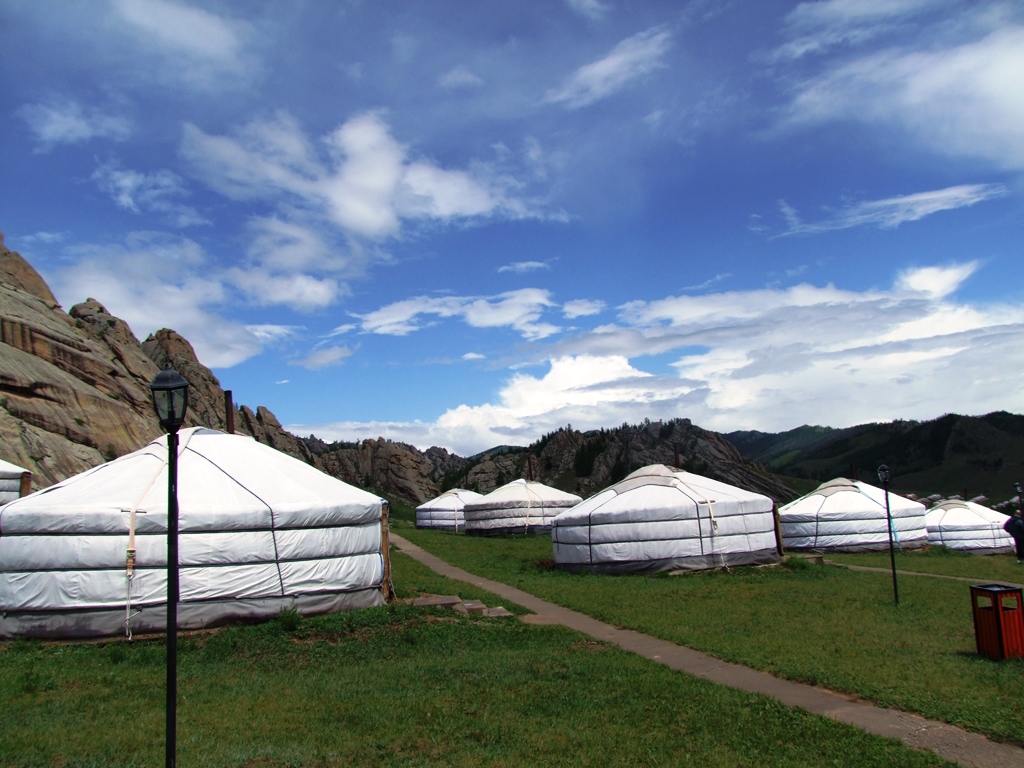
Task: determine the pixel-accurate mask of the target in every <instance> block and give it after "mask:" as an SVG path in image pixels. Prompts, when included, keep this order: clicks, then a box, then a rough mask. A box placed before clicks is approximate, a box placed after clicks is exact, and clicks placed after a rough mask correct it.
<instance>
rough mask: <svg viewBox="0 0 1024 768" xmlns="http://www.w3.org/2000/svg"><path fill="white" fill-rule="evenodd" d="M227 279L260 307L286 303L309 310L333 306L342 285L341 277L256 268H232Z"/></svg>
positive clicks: (299, 308) (226, 273)
mask: <svg viewBox="0 0 1024 768" xmlns="http://www.w3.org/2000/svg"><path fill="white" fill-rule="evenodd" d="M224 276H225V280H227V281H228V282H230V283H231V284H232V285H234V286H235V287H236V288H238V289H239V290H240V291H242V293H244V294H245V296H246V297H247V298H248V299H249V302H250V303H251V304H254V305H256V306H263V307H265V306H271V305H274V304H283V305H285V306H289V307H292V308H294V309H297V310H300V311H304V312H308V311H311V310H314V309H323V308H324V307H329V306H330V305H331V304H333V303H334V302H335V301H337V299H338V296H339V294H340V293H341V287H340V286H339V284H338V281H337V280H333V279H331V278H316V277H313V276H312V275H304V274H298V273H291V274H285V273H275V272H271V271H269V270H265V269H260V268H253V267H247V268H243V267H232V268H231V269H228V270H227V271H226V272H225V273H224Z"/></svg>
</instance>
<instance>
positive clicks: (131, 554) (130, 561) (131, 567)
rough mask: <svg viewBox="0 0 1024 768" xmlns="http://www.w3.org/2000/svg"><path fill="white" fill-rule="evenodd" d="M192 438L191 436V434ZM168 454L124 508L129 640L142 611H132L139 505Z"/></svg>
mask: <svg viewBox="0 0 1024 768" xmlns="http://www.w3.org/2000/svg"><path fill="white" fill-rule="evenodd" d="M190 438H191V436H190ZM190 438H189V439H190ZM185 444H186V445H187V444H188V440H186V442H185ZM182 447H184V446H182ZM168 454H169V452H165V453H164V458H163V461H161V462H160V465H159V466H158V467H157V469H156V472H154V473H153V476H152V477H151V478H150V480H149V482H148V483H147V484H146V487H145V488H144V489H143V490H142V493H140V494H139V497H138V498H137V499H136V500H135V503H134V504H132V506H131V509H129V510H122V512H125V511H126V512H128V513H129V517H128V552H127V553H126V555H125V598H124V602H125V609H124V633H125V635H126V636H127V637H128V639H129V640H131V639H132V625H131V621H132V619H133V618H134V617H135V616H138V615H139V613H140V611H136V612H135V613H134V614H133V613H132V582H133V581H134V580H135V522H136V515H137V514H138V513H139V505H140V504H141V503H142V500H143V499H144V498H146V496H147V494H148V493H149V492H150V491H151V490H152V489H153V486H154V485H155V484H156V481H157V479H159V477H160V473H161V472H163V471H164V467H166V466H167V462H168V460H169V459H170V456H169V455H168ZM143 514H145V512H143Z"/></svg>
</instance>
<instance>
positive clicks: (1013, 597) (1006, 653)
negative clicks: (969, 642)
mask: <svg viewBox="0 0 1024 768" xmlns="http://www.w3.org/2000/svg"><path fill="white" fill-rule="evenodd" d="M1021 591H1022V590H1021V589H1020V587H1008V586H1006V585H1005V584H977V585H972V586H971V608H972V609H973V612H974V640H975V642H976V643H977V646H978V653H979V654H981V655H982V656H988V657H989V658H990V659H995V660H996V661H1002V660H1003V659H1017V658H1021V657H1024V604H1022V601H1021Z"/></svg>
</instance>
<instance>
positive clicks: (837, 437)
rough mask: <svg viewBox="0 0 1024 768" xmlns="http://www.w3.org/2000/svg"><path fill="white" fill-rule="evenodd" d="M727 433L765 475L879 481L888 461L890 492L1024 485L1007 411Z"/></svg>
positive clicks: (977, 491) (1021, 419)
mask: <svg viewBox="0 0 1024 768" xmlns="http://www.w3.org/2000/svg"><path fill="white" fill-rule="evenodd" d="M724 437H725V438H726V439H728V440H729V442H731V443H732V444H733V445H735V446H736V448H737V449H738V450H739V451H740V453H741V454H742V455H743V456H745V457H746V458H749V459H753V460H755V461H759V462H761V463H762V464H764V466H765V467H766V468H767V469H768V470H769V471H770V472H773V473H775V474H776V475H782V476H784V477H790V478H799V479H802V480H805V481H815V482H824V481H826V480H831V479H832V478H835V477H848V478H851V479H859V480H864V481H865V482H869V483H874V484H877V482H878V480H877V475H876V470H877V469H878V466H879V465H880V464H887V465H888V466H889V467H890V468H891V469H892V474H893V479H892V483H891V487H892V488H893V490H895V491H903V492H905V493H910V492H912V493H916V494H918V495H921V496H926V495H929V494H933V493H941V494H942V495H944V496H950V495H953V494H959V495H961V496H964V495H965V496H966V497H967V498H970V497H973V496H978V495H985V496H987V497H988V498H989V499H990V500H991V501H992V502H1000V501H1004V500H1006V499H1008V498H1010V497H1011V496H1013V495H1015V491H1014V483H1015V482H1024V416H1020V415H1017V414H1013V413H1007V412H1006V411H996V412H994V413H989V414H987V415H985V416H978V417H975V416H960V415H957V414H947V415H946V416H942V417H941V418H938V419H934V420H932V421H893V422H889V423H885V424H861V425H859V426H856V427H849V428H847V429H833V428H830V427H812V426H802V427H797V428H796V429H792V430H789V431H788V432H781V433H778V434H772V433H767V432H756V431H748V432H732V433H729V434H726V435H724Z"/></svg>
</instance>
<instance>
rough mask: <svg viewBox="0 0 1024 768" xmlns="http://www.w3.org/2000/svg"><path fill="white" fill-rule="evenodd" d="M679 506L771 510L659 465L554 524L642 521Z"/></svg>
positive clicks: (764, 501) (761, 500) (763, 501)
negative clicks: (585, 519)
mask: <svg viewBox="0 0 1024 768" xmlns="http://www.w3.org/2000/svg"><path fill="white" fill-rule="evenodd" d="M681 503H682V504H686V505H688V506H689V505H693V504H710V505H712V507H714V506H717V505H721V504H728V505H732V506H739V507H742V508H743V511H750V512H754V511H764V510H771V508H772V500H771V499H770V498H768V497H767V496H763V495H761V494H759V493H753V492H752V491H747V490H744V489H742V488H737V487H736V486H733V485H729V484H728V483H723V482H721V481H720V480H712V479H711V478H709V477H704V476H702V475H697V474H694V473H692V472H684V471H681V470H674V469H670V468H669V467H666V466H665V465H663V464H651V465H650V466H647V467H643V468H641V469H638V470H636V471H635V472H633V473H632V474H630V475H628V476H627V477H626V478H625V479H624V480H620V481H619V482H618V483H616V484H615V485H612V486H610V487H608V488H605V489H604V490H603V491H601V492H600V493H596V494H594V495H593V496H591V497H590V498H588V499H586V500H585V501H583V502H581V503H579V504H577V505H576V506H575V507H573V508H572V509H568V510H566V511H565V512H562V513H560V514H559V515H558V517H557V518H556V519H555V523H554V524H555V525H564V524H572V522H573V521H576V520H579V519H581V518H586V517H588V516H596V517H599V518H601V519H602V520H604V521H605V522H616V521H620V522H630V521H634V520H641V519H644V518H645V517H648V516H649V515H650V514H651V513H655V514H660V513H661V512H663V511H664V510H665V509H666V508H668V507H671V506H673V505H676V504H681ZM591 519H592V521H593V520H594V519H595V518H594V517H591Z"/></svg>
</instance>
